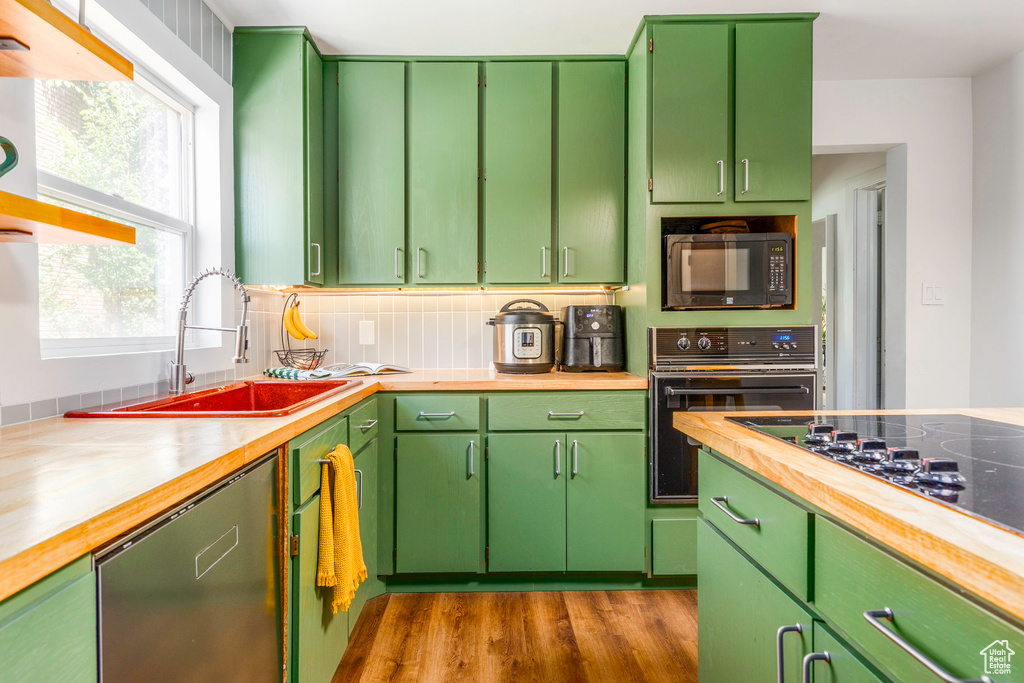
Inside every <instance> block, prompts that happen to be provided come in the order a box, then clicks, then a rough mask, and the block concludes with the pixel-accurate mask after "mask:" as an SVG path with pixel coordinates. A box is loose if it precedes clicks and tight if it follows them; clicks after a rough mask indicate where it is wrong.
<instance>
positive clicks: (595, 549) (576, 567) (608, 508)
mask: <svg viewBox="0 0 1024 683" xmlns="http://www.w3.org/2000/svg"><path fill="white" fill-rule="evenodd" d="M645 443H646V440H645V439H644V435H643V434H642V433H625V432H601V433H595V432H577V433H574V434H569V435H568V436H567V437H566V446H567V448H566V451H567V452H566V455H567V460H568V461H569V462H568V463H565V465H564V466H565V467H567V468H568V470H569V483H568V497H567V505H566V538H567V553H566V567H567V569H568V570H569V571H606V572H640V571H643V570H644V507H645V505H646V503H647V476H646V475H647V458H646V457H645V455H644V445H645Z"/></svg>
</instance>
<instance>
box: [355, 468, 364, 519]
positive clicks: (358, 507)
mask: <svg viewBox="0 0 1024 683" xmlns="http://www.w3.org/2000/svg"><path fill="white" fill-rule="evenodd" d="M355 473H356V474H358V475H359V485H358V487H357V488H356V510H362V509H363V471H362V470H355Z"/></svg>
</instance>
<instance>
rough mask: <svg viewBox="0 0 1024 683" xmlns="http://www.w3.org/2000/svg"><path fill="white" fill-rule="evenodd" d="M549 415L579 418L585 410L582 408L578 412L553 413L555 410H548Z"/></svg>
mask: <svg viewBox="0 0 1024 683" xmlns="http://www.w3.org/2000/svg"><path fill="white" fill-rule="evenodd" d="M548 417H577V418H578V417H583V411H582V410H581V411H580V412H578V413H553V412H551V411H550V410H549V411H548Z"/></svg>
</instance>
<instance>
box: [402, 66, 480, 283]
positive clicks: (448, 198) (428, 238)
mask: <svg viewBox="0 0 1024 683" xmlns="http://www.w3.org/2000/svg"><path fill="white" fill-rule="evenodd" d="M408 68H409V89H408V92H409V107H408V111H409V130H408V135H409V137H408V140H409V143H408V144H409V158H408V164H409V167H408V168H409V249H410V253H409V263H410V267H411V268H412V273H411V274H410V275H411V276H410V278H409V279H410V281H412V282H413V283H415V284H475V283H476V282H477V281H478V276H479V270H478V265H479V253H478V251H477V243H478V239H477V233H478V228H479V221H478V213H479V211H478V209H479V207H478V205H477V202H478V187H479V185H478V183H479V180H478V177H479V160H478V157H477V147H478V140H477V128H478V122H477V117H478V111H479V101H478V98H479V93H478V89H479V88H478V85H477V83H478V81H477V79H478V70H479V67H478V65H477V64H476V63H474V62H459V63H451V62H412V63H410V64H409V67H408Z"/></svg>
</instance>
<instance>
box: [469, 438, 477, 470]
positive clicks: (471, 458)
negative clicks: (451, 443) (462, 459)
mask: <svg viewBox="0 0 1024 683" xmlns="http://www.w3.org/2000/svg"><path fill="white" fill-rule="evenodd" d="M474 460H476V441H470V442H469V476H470V477H472V476H473V475H474V474H476V473H475V472H474V471H473V468H474V462H473V461H474Z"/></svg>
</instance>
